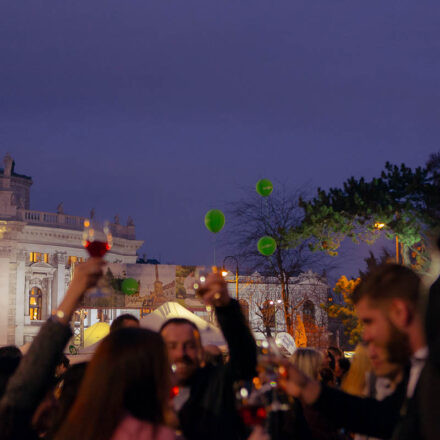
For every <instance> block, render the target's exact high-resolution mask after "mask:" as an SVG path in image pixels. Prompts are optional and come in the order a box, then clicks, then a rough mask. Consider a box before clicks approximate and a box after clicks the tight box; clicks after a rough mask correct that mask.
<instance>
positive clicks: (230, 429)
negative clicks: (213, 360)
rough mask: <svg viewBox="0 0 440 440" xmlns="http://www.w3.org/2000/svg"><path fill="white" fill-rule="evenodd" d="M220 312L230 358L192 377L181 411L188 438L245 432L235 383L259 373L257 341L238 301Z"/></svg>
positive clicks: (237, 435) (230, 437) (232, 438)
mask: <svg viewBox="0 0 440 440" xmlns="http://www.w3.org/2000/svg"><path fill="white" fill-rule="evenodd" d="M216 314H217V319H218V322H219V324H220V328H221V329H222V332H223V335H224V337H225V339H226V342H227V343H228V347H229V356H230V360H229V362H228V363H227V364H226V365H220V366H213V365H207V366H206V367H203V368H200V369H199V370H198V371H197V372H196V373H195V375H194V377H193V378H192V380H191V382H190V397H189V399H188V400H187V401H186V402H185V404H184V405H183V407H182V408H181V410H180V411H179V414H178V415H179V420H180V424H181V428H182V431H183V434H184V436H185V438H186V439H187V440H202V439H203V440H208V439H209V440H215V439H228V440H235V439H240V438H243V437H244V435H245V434H244V427H243V425H242V422H241V420H240V418H239V416H238V414H237V411H236V409H235V396H234V389H233V385H234V382H235V381H237V380H249V379H251V378H252V377H254V376H255V374H256V373H255V368H256V365H257V353H256V346H255V341H254V338H253V336H252V334H251V332H250V330H249V327H248V325H247V323H246V320H245V318H244V316H243V314H242V312H241V309H240V306H239V304H238V302H237V301H235V300H231V302H230V304H228V305H227V306H225V307H218V308H216Z"/></svg>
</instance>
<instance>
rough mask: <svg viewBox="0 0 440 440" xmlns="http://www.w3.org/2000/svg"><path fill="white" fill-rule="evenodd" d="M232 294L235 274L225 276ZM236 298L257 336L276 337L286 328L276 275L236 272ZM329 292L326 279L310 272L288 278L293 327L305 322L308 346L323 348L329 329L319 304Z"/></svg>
mask: <svg viewBox="0 0 440 440" xmlns="http://www.w3.org/2000/svg"><path fill="white" fill-rule="evenodd" d="M226 280H227V281H228V283H229V284H228V289H229V292H230V294H231V296H232V297H235V296H236V284H235V275H234V274H232V273H231V272H229V273H228V275H227V276H226ZM238 290H239V300H240V304H241V305H242V308H243V310H244V311H245V313H246V314H247V316H248V318H249V324H250V327H251V329H252V330H253V332H254V335H255V337H256V338H257V339H265V338H266V337H267V336H272V337H275V336H276V335H277V334H278V333H283V332H285V331H286V323H285V315H284V308H283V302H282V299H281V286H280V283H279V281H278V279H277V278H274V277H263V276H261V275H260V274H259V273H258V272H255V273H254V274H252V275H250V276H239V282H238ZM329 294H330V288H329V285H328V284H327V281H326V280H325V279H323V278H322V277H320V276H318V275H317V274H315V273H313V272H305V273H302V274H301V275H299V276H298V277H292V278H290V280H289V299H290V308H289V310H290V314H291V319H292V321H293V324H294V327H295V328H296V327H298V326H299V325H300V323H299V322H298V321H301V325H303V326H304V330H305V334H306V339H307V346H310V347H315V348H325V347H327V346H328V343H329V337H330V336H331V332H330V331H329V328H328V316H327V313H326V312H325V310H324V309H323V308H322V304H325V303H326V302H327V300H328V297H329Z"/></svg>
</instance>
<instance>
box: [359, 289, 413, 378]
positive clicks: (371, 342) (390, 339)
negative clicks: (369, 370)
mask: <svg viewBox="0 0 440 440" xmlns="http://www.w3.org/2000/svg"><path fill="white" fill-rule="evenodd" d="M356 312H357V315H358V317H359V319H360V320H361V322H362V324H363V326H364V331H363V339H364V341H365V343H366V344H367V346H368V349H369V350H370V346H371V347H373V348H371V350H372V354H373V355H374V356H376V357H375V358H374V360H373V359H372V362H373V365H374V362H377V367H376V368H379V369H382V368H385V365H382V364H381V360H380V359H381V358H384V359H386V361H387V362H389V363H397V364H403V363H405V362H406V361H407V360H408V358H409V354H410V347H409V339H408V335H407V334H405V333H404V332H402V331H400V330H399V329H397V327H395V326H394V325H393V324H392V322H391V321H390V318H389V307H388V305H387V304H386V303H380V304H377V303H373V302H371V301H370V300H369V299H368V298H362V299H361V300H360V301H359V302H358V303H357V304H356ZM374 350H377V352H375V351H374Z"/></svg>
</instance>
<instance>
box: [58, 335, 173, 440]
mask: <svg viewBox="0 0 440 440" xmlns="http://www.w3.org/2000/svg"><path fill="white" fill-rule="evenodd" d="M169 372H170V367H169V364H168V358H167V353H166V348H165V344H164V343H163V341H162V338H161V336H160V335H159V334H157V333H155V332H152V331H150V330H146V329H140V328H123V329H120V330H118V331H115V332H113V333H110V334H109V335H108V336H107V337H106V338H105V339H104V340H103V341H102V343H101V344H100V345H99V347H98V349H97V350H96V353H95V355H94V356H93V358H92V360H91V362H90V365H89V366H88V367H87V370H86V373H85V376H84V379H83V381H82V383H81V387H80V390H79V392H78V396H77V398H76V400H75V403H74V404H73V407H72V409H71V410H70V412H69V414H68V416H67V418H66V420H65V421H64V423H63V424H62V425H61V428H60V430H59V431H58V433H57V434H56V436H55V439H56V440H110V439H111V440H125V439H131V438H136V439H137V440H150V439H151V440H153V439H157V440H171V439H174V432H173V430H171V429H170V428H168V427H166V426H165V422H166V420H165V419H166V418H167V413H168V403H169V396H170V373H169Z"/></svg>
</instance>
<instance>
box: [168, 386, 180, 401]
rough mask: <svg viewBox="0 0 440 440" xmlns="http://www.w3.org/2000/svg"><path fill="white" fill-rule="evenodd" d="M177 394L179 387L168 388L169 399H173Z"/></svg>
mask: <svg viewBox="0 0 440 440" xmlns="http://www.w3.org/2000/svg"><path fill="white" fill-rule="evenodd" d="M178 394H179V387H177V386H174V387H171V389H170V399H173V398H174V397H176V396H177V395H178Z"/></svg>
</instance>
